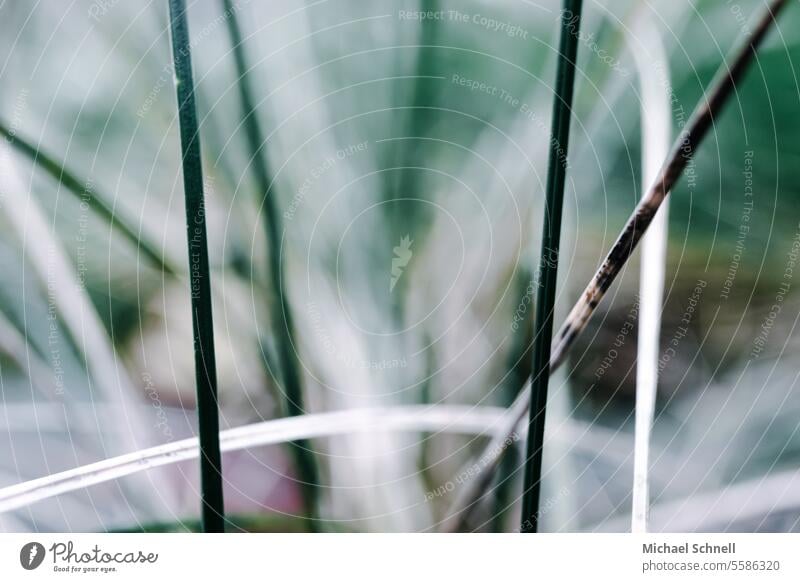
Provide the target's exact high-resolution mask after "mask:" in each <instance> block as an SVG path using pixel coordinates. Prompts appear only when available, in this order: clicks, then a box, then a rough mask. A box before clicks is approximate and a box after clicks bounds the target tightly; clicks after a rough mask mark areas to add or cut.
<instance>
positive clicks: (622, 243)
mask: <svg viewBox="0 0 800 582" xmlns="http://www.w3.org/2000/svg"><path fill="white" fill-rule="evenodd" d="M785 5H786V0H772V1H771V2H770V3H769V4H768V5H767V6H766V7H765V9H764V12H763V14H762V15H761V16H760V17H759V19H758V23H757V25H756V27H755V29H754V30H752V31H751V32H749V33H748V35H747V37H746V38H745V39H744V41H743V42H742V44H741V46H740V47H739V48H738V49H737V50H736V51H735V53H734V60H733V65H732V66H730V67H728V66H727V64H726V63H723V64H722V65H721V66H720V68H719V70H718V71H717V74H716V76H715V78H714V80H713V81H712V83H711V86H710V87H709V89H708V90H707V91H706V94H705V97H704V98H703V99H701V100H700V102H699V103H698V104H697V105H696V106H695V109H694V111H693V112H692V116H691V117H690V118H689V121H688V123H687V124H686V126H685V128H684V129H683V130H682V131H681V134H680V135H679V136H678V138H677V139H676V140H675V143H674V144H673V146H672V149H671V150H670V153H669V155H668V156H667V160H666V162H665V163H664V165H663V167H662V169H661V171H660V172H659V175H658V178H657V179H656V181H655V183H654V184H653V186H652V187H651V188H650V190H649V191H648V193H647V195H646V196H644V197H643V198H642V199H641V201H640V202H639V204H638V205H637V206H636V209H635V210H634V211H633V214H631V216H630V218H629V219H628V222H627V223H626V224H625V228H623V230H622V233H621V234H620V235H619V237H618V238H617V240H616V242H615V243H614V246H613V247H612V248H611V251H610V252H609V253H608V256H607V257H606V259H605V260H604V261H603V264H602V265H601V266H600V268H599V269H598V270H597V272H596V273H595V275H594V277H592V280H591V282H590V283H589V285H587V287H586V289H585V290H584V292H583V294H582V295H581V298H580V299H579V300H578V302H577V303H576V304H575V306H574V307H573V308H572V311H570V314H569V315H568V316H567V319H566V321H565V322H564V324H563V325H562V326H561V329H560V330H559V331H558V333H557V334H556V338H555V339H556V345H555V347H554V348H553V351H552V352H551V355H550V373H551V374H552V373H553V372H554V371H555V370H556V369H558V367H559V366H560V365H561V364H562V363H564V358H565V356H566V354H567V352H568V351H569V349H570V348H571V347H572V345H573V344H574V342H575V339H576V338H577V337H578V336H579V335H580V334H581V332H582V331H583V330H584V328H585V327H586V324H587V322H588V321H589V318H591V316H592V314H593V313H594V312H595V309H596V308H597V305H598V304H599V303H600V300H601V299H602V298H603V296H604V295H605V293H606V291H607V290H608V288H609V287H610V286H611V284H612V283H613V282H614V280H615V279H616V277H617V275H619V273H620V271H621V270H622V267H624V266H625V263H626V262H627V261H628V259H629V258H630V256H631V254H632V253H633V251H634V250H635V248H636V245H637V244H638V243H639V240H640V239H641V238H642V236H643V235H644V233H645V232H646V231H647V228H648V227H649V226H650V223H651V222H652V220H653V218H654V217H655V215H656V212H657V211H658V209H659V207H660V206H661V203H662V202H663V201H664V199H665V198H666V197H667V194H669V192H670V190H672V188H673V186H674V185H675V183H676V182H677V181H678V179H679V178H680V177H681V175H682V174H683V171H684V170H685V169H686V166H687V164H688V163H689V161H690V160H691V159H692V156H694V154H695V151H696V150H697V148H698V146H699V145H700V143H701V142H702V141H703V139H704V138H705V137H706V135H707V134H708V130H709V129H710V128H711V126H712V124H713V122H714V118H715V117H716V116H718V115H719V113H720V111H721V110H722V107H723V106H724V105H725V103H727V101H728V99H729V98H730V97H731V95H732V94H733V90H734V88H735V87H736V83H737V82H738V81H739V80H740V79H741V78H742V76H743V74H744V73H745V71H746V70H747V68H748V66H749V65H750V63H751V62H752V60H753V57H754V56H755V54H756V50H757V49H758V46H759V44H760V43H761V41H762V40H763V39H764V36H766V34H767V32H768V31H769V29H770V27H771V26H772V24H773V23H774V22H775V18H776V17H777V15H778V13H779V12H780V10H781V9H782V8H783V7H784V6H785ZM529 403H530V391H529V390H527V389H524V390H522V391H521V392H520V395H519V396H518V397H517V399H516V400H515V401H514V404H512V406H511V408H510V409H509V411H508V414H507V420H506V422H505V423H504V424H503V426H501V427H500V428H499V429H498V430H497V432H495V435H494V436H493V437H492V439H491V441H490V442H489V445H488V446H487V449H486V450H487V451H499V452H498V453H497V454H496V455H495V456H493V457H491V458H489V457H487V456H486V455H485V454H484V455H482V456H481V458H482V459H488V461H487V462H485V463H484V464H483V469H482V471H481V473H480V474H479V475H478V476H477V477H475V478H473V479H472V480H471V481H469V482H467V483H466V484H465V485H464V486H463V487H462V489H461V491H460V493H459V495H458V497H457V498H456V500H455V502H454V503H453V506H452V507H451V510H450V511H449V512H448V515H449V516H450V517H449V518H448V519H447V520H446V521H445V522H444V524H443V529H444V530H445V531H459V530H461V529H463V527H464V525H465V524H466V522H467V520H468V519H469V516H470V515H471V513H472V510H473V509H474V508H475V507H476V506H477V504H478V501H480V499H481V497H483V495H484V493H485V492H486V491H487V490H488V489H489V486H490V485H491V482H492V477H493V475H494V471H495V469H496V468H497V466H498V464H499V462H500V459H502V457H503V454H504V452H505V451H506V450H507V448H508V447H504V446H503V443H505V442H507V439H508V438H509V437H510V436H512V435H513V434H514V431H515V430H516V428H517V426H518V425H519V424H520V422H521V421H522V419H523V418H524V417H525V415H526V414H527V411H528V405H529Z"/></svg>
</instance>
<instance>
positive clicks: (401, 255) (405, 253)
mask: <svg viewBox="0 0 800 582" xmlns="http://www.w3.org/2000/svg"><path fill="white" fill-rule="evenodd" d="M413 242H414V241H413V240H411V238H410V237H409V236H408V235H406V236H404V237H403V238H401V239H400V244H399V245H398V246H396V247H394V249H393V250H394V257H392V279H391V281H390V282H389V292H390V293H391V292H392V291H394V286H395V285H397V282H398V281H399V280H400V277H401V276H402V275H403V269H405V268H406V267H407V266H408V262H409V261H410V260H411V257H412V256H413V255H414V253H413V252H411V244H412V243H413Z"/></svg>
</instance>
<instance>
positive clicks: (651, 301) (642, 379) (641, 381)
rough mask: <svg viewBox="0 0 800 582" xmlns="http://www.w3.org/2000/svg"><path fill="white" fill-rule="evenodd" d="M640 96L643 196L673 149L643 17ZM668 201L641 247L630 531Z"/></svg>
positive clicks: (662, 69)
mask: <svg viewBox="0 0 800 582" xmlns="http://www.w3.org/2000/svg"><path fill="white" fill-rule="evenodd" d="M628 42H629V43H630V44H631V47H632V49H633V50H632V52H633V55H634V60H635V62H636V69H637V72H638V74H639V87H640V90H641V101H640V102H641V125H642V182H643V183H642V192H647V187H648V186H650V185H651V184H653V183H654V182H655V180H656V179H657V178H658V171H659V170H660V169H661V163H662V162H663V160H664V159H666V157H667V154H668V153H669V146H670V143H671V142H670V133H671V132H670V127H671V116H670V96H669V92H670V80H669V79H670V77H669V63H668V61H667V55H666V51H665V50H664V43H663V42H662V39H661V34H660V32H659V30H658V27H657V26H656V24H655V22H654V20H653V17H652V16H651V14H650V13H649V12H647V11H645V10H642V11H640V12H639V14H638V16H637V18H636V22H635V23H634V26H633V28H632V29H631V32H630V33H629V37H628ZM668 213H669V200H665V201H664V203H663V204H662V205H661V208H660V209H659V210H658V213H657V214H656V216H655V218H654V219H653V224H652V225H651V226H650V230H649V231H648V232H647V234H646V235H645V236H644V240H643V241H642V259H641V267H640V268H641V274H640V281H639V318H640V319H639V336H638V344H637V348H636V355H637V359H636V428H635V433H634V435H635V436H634V454H633V458H634V462H633V506H632V511H631V531H632V532H634V533H643V532H646V531H647V514H648V506H649V498H650V495H649V476H648V466H649V458H650V432H651V429H652V426H653V415H654V413H655V404H656V391H657V389H658V349H659V338H660V335H661V303H662V300H663V296H664V271H665V269H666V260H667V231H668V216H669V214H668Z"/></svg>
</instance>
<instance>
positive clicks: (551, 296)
mask: <svg viewBox="0 0 800 582" xmlns="http://www.w3.org/2000/svg"><path fill="white" fill-rule="evenodd" d="M581 4H582V0H564V9H563V10H562V12H561V40H560V42H559V49H558V50H559V55H558V68H557V70H556V88H555V96H554V100H553V127H552V132H551V133H552V136H551V139H550V159H549V161H548V166H547V190H546V192H545V196H546V198H545V211H544V226H543V229H542V248H541V258H540V259H539V281H540V283H539V288H538V289H537V293H536V316H535V317H536V318H535V320H534V321H535V330H534V338H533V368H532V370H531V378H532V380H531V402H532V406H531V407H530V417H529V421H528V447H527V455H526V462H525V488H524V489H523V494H522V525H521V527H520V531H522V532H536V531H537V528H538V513H539V491H540V483H541V478H542V452H543V451H542V448H543V446H542V445H543V442H544V421H545V411H546V406H547V385H548V382H549V380H550V346H551V342H552V336H553V304H554V303H555V297H556V277H557V275H558V253H559V246H560V237H561V211H562V208H563V202H564V181H565V178H566V173H567V152H568V145H569V126H570V118H571V116H572V93H573V89H574V86H575V56H576V55H577V53H578V31H579V29H580V17H581Z"/></svg>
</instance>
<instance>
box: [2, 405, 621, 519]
mask: <svg viewBox="0 0 800 582" xmlns="http://www.w3.org/2000/svg"><path fill="white" fill-rule="evenodd" d="M506 412H507V409H506V408H503V407H499V406H498V407H494V406H492V407H489V406H485V407H475V406H469V405H435V406H427V405H409V406H386V407H375V408H361V409H354V410H342V411H336V412H323V413H320V414H306V415H303V416H292V417H286V418H279V419H277V420H268V421H264V422H259V423H254V424H249V425H246V426H242V427H237V428H232V429H228V430H224V431H221V432H220V448H221V449H222V451H223V452H231V451H238V450H242V449H248V448H252V447H258V446H265V445H277V444H283V443H287V442H292V441H296V440H298V439H312V438H320V437H328V436H334V435H343V434H353V433H371V432H389V431H393V432H398V431H409V432H432V433H447V434H485V433H486V430H487V427H490V426H498V424H500V423H499V421H501V420H503V419H505V417H506ZM566 428H567V430H565V431H564V433H563V435H562V437H563V438H564V439H565V440H568V441H570V442H573V443H575V445H576V446H580V443H578V440H579V439H580V438H581V435H582V434H585V433H586V427H582V426H580V423H572V424H570V425H569V426H567V427H566ZM610 438H611V437H609V436H606V440H609V439H610ZM595 440H596V439H595ZM584 444H585V445H586V446H588V447H590V448H591V447H593V446H594V445H595V444H596V443H595V442H593V441H587V442H586V443H584ZM601 444H603V443H601ZM605 446H606V445H605V444H603V447H605ZM592 450H593V449H592ZM198 454H199V449H198V445H197V438H196V437H193V438H188V439H184V440H180V441H175V442H172V443H167V444H164V445H158V446H155V447H151V448H149V449H142V450H140V451H136V452H133V453H128V454H126V455H121V456H119V457H114V458H111V459H106V460H104V461H99V462H97V463H91V464H89V465H83V466H81V467H76V468H75V469H70V470H68V471H63V472H61V473H55V474H53V475H48V476H47V477H42V478H40V479H33V480H31V481H26V482H25V483H20V484H18V485H12V486H10V487H5V488H3V489H0V513H4V512H7V511H12V510H14V509H19V508H20V507H25V506H27V505H30V504H32V503H36V502H38V501H42V500H44V499H49V498H51V497H55V496H57V495H61V494H64V493H69V492H70V491H76V490H79V489H83V488H85V487H91V486H92V485H98V484H100V483H104V482H106V481H111V480H113V479H119V478H121V477H125V476H128V475H133V474H136V473H140V472H142V471H147V470H149V469H153V468H155V467H161V466H164V465H170V464H173V463H179V462H181V461H187V460H191V459H196V458H197V456H198Z"/></svg>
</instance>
